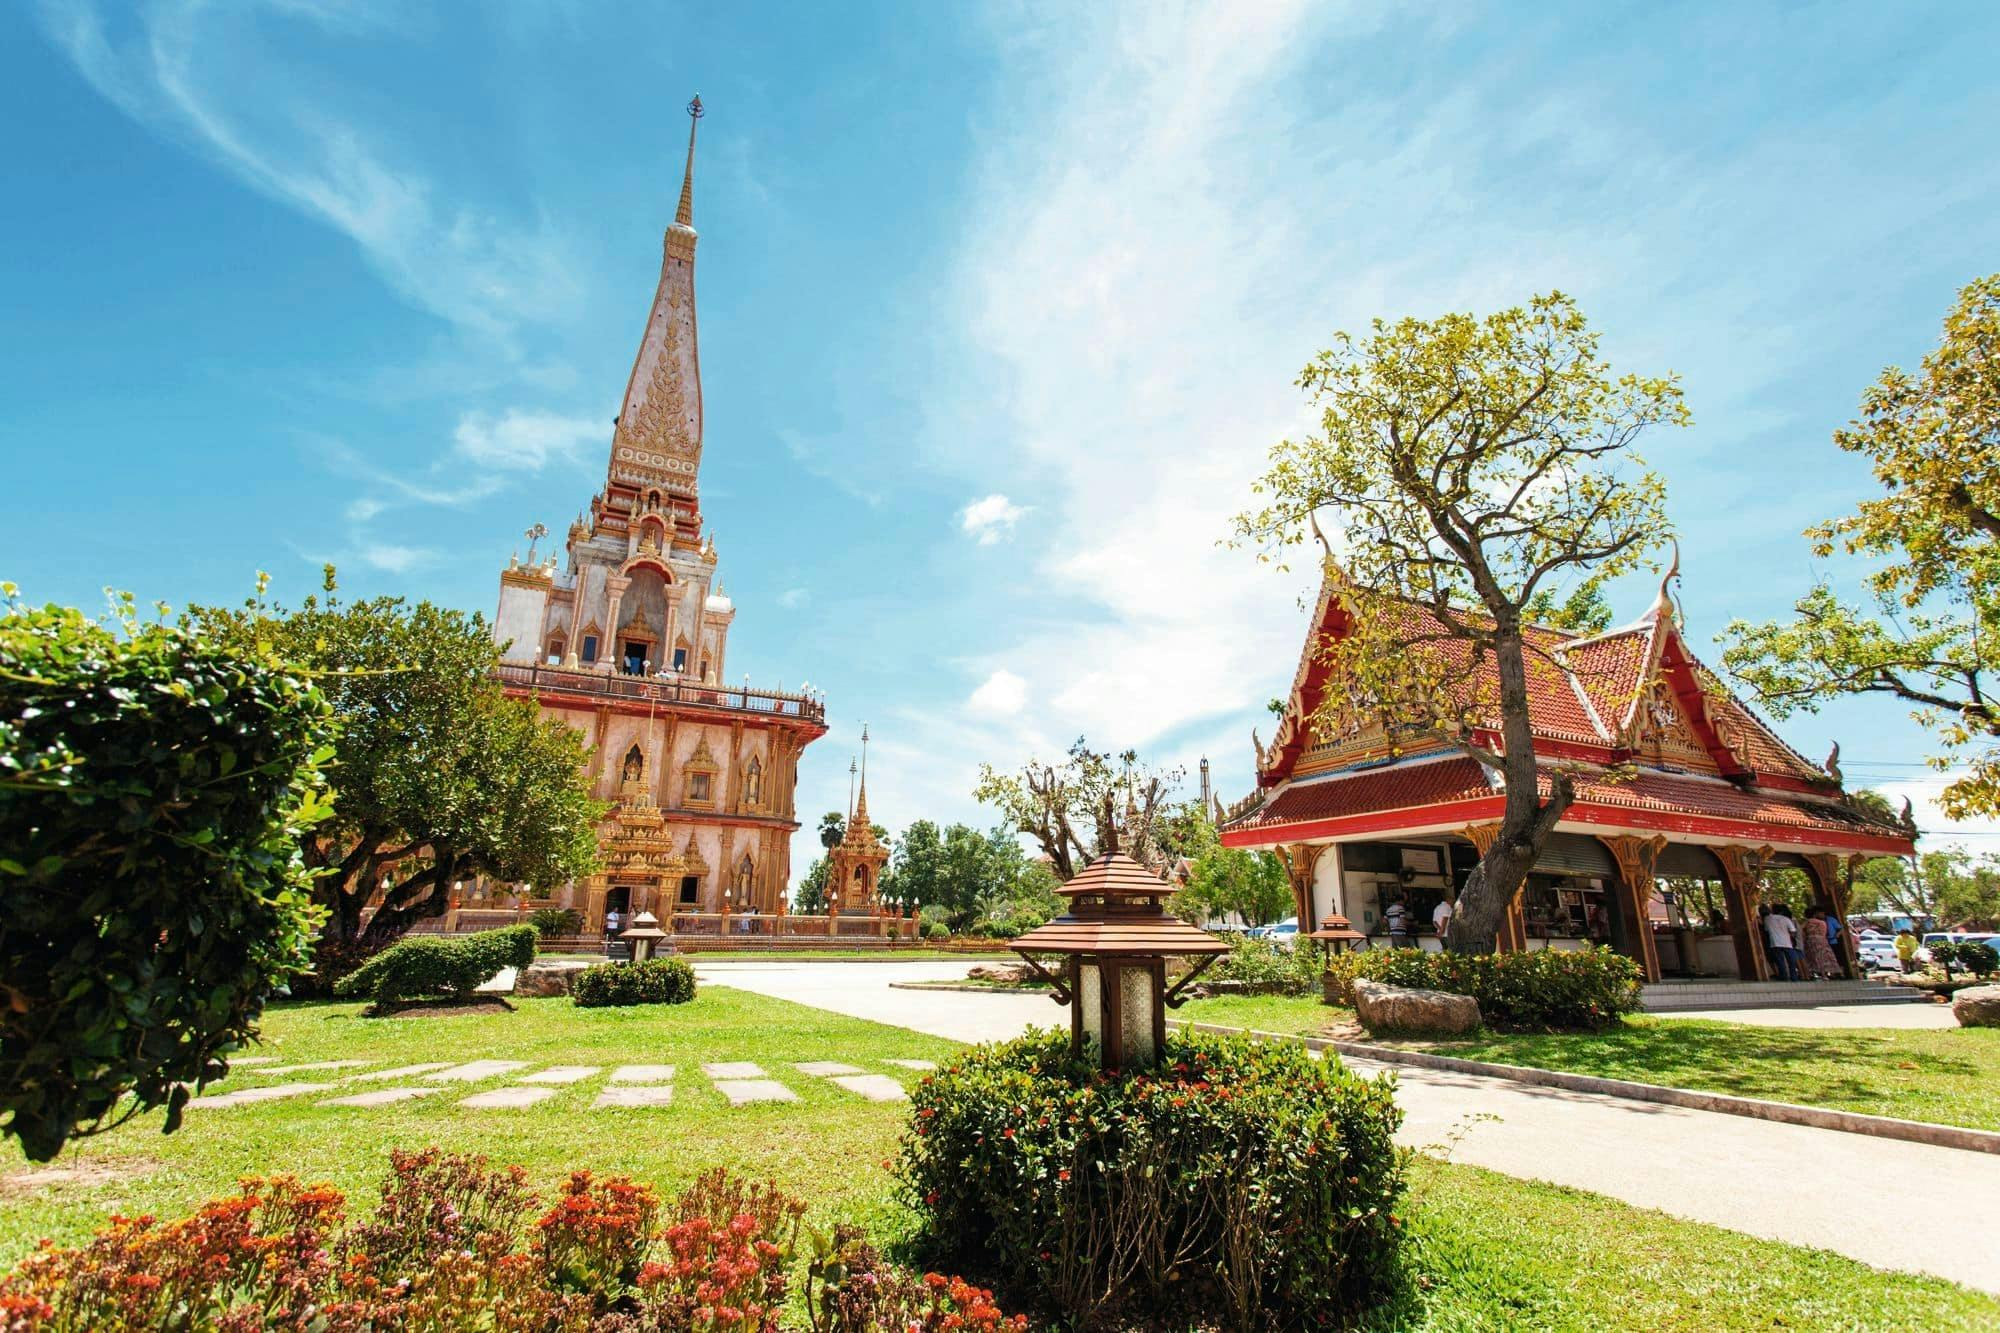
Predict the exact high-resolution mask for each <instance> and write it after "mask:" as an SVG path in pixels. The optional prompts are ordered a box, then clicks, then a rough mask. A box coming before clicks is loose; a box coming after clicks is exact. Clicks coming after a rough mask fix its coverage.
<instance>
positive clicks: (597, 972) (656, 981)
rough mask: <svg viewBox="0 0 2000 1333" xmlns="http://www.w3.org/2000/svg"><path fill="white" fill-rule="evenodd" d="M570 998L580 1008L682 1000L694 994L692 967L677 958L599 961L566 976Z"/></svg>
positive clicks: (679, 1002) (678, 1002)
mask: <svg viewBox="0 0 2000 1333" xmlns="http://www.w3.org/2000/svg"><path fill="white" fill-rule="evenodd" d="M569 994H570V999H571V1000H572V1001H573V1002H574V1003H575V1004H577V1005H578V1006H579V1007H581V1008H584V1009H593V1008H602V1007H605V1006H616V1005H628V1004H686V1003H687V1002H688V1001H690V1000H692V999H693V998H694V969H693V968H691V967H689V966H688V965H687V964H686V963H685V962H683V961H681V960H680V959H678V958H648V959H647V960H646V961H645V962H643V963H599V964H598V965H597V966H596V967H587V968H585V969H584V970H583V971H581V972H579V973H577V974H576V976H575V977H573V978H571V980H570V991H569Z"/></svg>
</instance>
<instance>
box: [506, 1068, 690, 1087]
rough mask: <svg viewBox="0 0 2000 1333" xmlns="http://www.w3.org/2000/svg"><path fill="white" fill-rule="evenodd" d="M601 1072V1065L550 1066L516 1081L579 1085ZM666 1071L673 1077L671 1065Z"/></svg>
mask: <svg viewBox="0 0 2000 1333" xmlns="http://www.w3.org/2000/svg"><path fill="white" fill-rule="evenodd" d="M602 1070H603V1066H601V1065H551V1066H550V1067H549V1068H547V1069H544V1070H542V1071H540V1072H539V1073H534V1074H526V1075H523V1076H522V1077H521V1078H520V1079H518V1080H516V1081H517V1082H520V1083H581V1082H583V1081H584V1080H585V1079H587V1078H589V1077H590V1076H591V1075H593V1074H597V1073H600V1072H602ZM666 1071H667V1077H668V1078H672V1077H673V1076H674V1067H673V1066H672V1065H667V1066H666ZM611 1081H612V1082H614V1083H616V1082H617V1081H618V1078H617V1076H616V1075H613V1076H612V1080H611Z"/></svg>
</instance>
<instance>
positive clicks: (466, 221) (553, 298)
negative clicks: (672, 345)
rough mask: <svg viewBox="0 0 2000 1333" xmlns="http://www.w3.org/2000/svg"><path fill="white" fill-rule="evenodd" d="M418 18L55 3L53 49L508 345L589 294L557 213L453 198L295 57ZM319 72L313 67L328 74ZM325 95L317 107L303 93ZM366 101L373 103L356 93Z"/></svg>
mask: <svg viewBox="0 0 2000 1333" xmlns="http://www.w3.org/2000/svg"><path fill="white" fill-rule="evenodd" d="M406 12H407V10H406V7H403V6H389V5H365V4H357V5H336V4H329V3H311V2H309V0H263V3H261V4H258V3H252V4H244V5H229V6H217V5H212V4H207V3H203V2H202V0H159V2H158V3H155V4H151V5H148V6H145V7H143V8H141V9H139V10H138V11H137V12H136V13H133V14H124V13H122V12H121V11H118V10H116V9H115V8H114V9H113V11H112V14H113V16H114V17H113V19H112V20H107V15H106V12H105V11H104V10H102V9H100V8H99V6H98V5H96V4H95V3H92V0H42V4H41V7H40V13H41V18H42V24H43V27H44V28H45V30H46V31H47V32H48V34H49V36H50V38H51V39H52V40H53V41H54V43H55V44H56V46H57V47H58V48H59V49H60V50H62V51H63V52H64V53H65V54H66V55H67V56H68V57H69V59H70V60H71V62H72V63H74V64H75V66H76V68H77V69H78V71H79V72H80V73H82V75H83V76H84V77H85V78H86V79H87V80H88V81H89V82H90V84H91V85H92V86H93V87H94V88H96V89H97V90H98V92H99V93H100V94H102V95H103V96H104V97H105V98H106V99H107V100H109V101H110V102H112V103H113V104H114V105H116V106H117V107H119V108H120V109H121V110H123V111H124V112H125V113H126V114H127V115H129V116H131V117H132V118H133V119H134V120H136V121H138V122H139V123H141V124H143V125H145V126H146V127H148V128H149V129H152V130H153V131H155V132H157V133H159V134H161V135H163V136H165V137H168V138H170V139H173V140H175V141H177V142H180V143H183V144H186V145H187V146H189V147H190V148H192V149H193V150H194V151H196V152H198V153H200V154H202V155H203V156H205V157H207V158H208V159H209V160H211V161H212V162H214V163H216V164H217V165H218V166H220V167H221V168H222V169H223V170H225V171H227V172H229V173H230V174H231V175H233V176H235V177H236V178H237V179H239V180H241V181H242V182H243V183H244V184H246V185H248V186H250V187H251V188H253V189H255V190H257V191H259V192H261V193H263V194H265V195H267V196H269V197H271V198H273V199H276V200H278V201H279V202H280V203H283V204H285V205H286V206H288V207H290V208H293V209H295V210H297V211H298V212H300V213H302V214H304V215H305V216H307V217H310V218H313V219H315V220H316V221H319V222H323V223H325V224H326V225H328V226H330V227H332V228H334V229H335V230H337V231H339V232H341V233H343V234H344V235H346V236H347V237H348V238H349V239H350V240H352V241H353V242H354V244H355V245H356V246H357V247H359V249H360V251H361V253H362V255H363V256H364V258H366V259H367V261H368V263H369V264H370V265H371V266H372V267H373V268H374V269H375V270H376V272H377V273H379V274H380V275H381V276H382V278H383V280H384V281H385V282H386V283H387V284H388V285H389V286H390V287H391V288H392V289H393V290H394V291H396V292H397V293H398V294H399V295H400V296H401V297H403V298H404V299H405V300H406V301H408V302H409V303H411V304H412V305H414V306H416V307H418V308H420V309H423V310H426V311H428V312H430V313H431V314H433V315H435V316H437V317H438V318H440V319H442V320H445V321H447V322H448V323H450V324H452V325H454V326H457V327H460V328H462V329H465V330H468V331H471V332H474V333H477V334H479V335H481V336H483V337H486V338H489V339H492V340H494V341H496V342H498V343H500V344H503V345H511V334H512V333H513V331H514V330H515V328H516V327H517V326H518V325H519V324H520V323H521V322H522V321H524V320H532V319H538V318H545V317H548V316H549V315H551V314H553V313H555V312H558V311H562V310H566V309H568V308H570V307H571V306H572V305H574V304H575V302H576V301H577V300H578V298H579V296H580V291H581V284H580V283H579V281H578V280H577V278H576V276H575V274H574V272H573V261H572V259H571V256H570V254H569V246H568V242H567V239H566V238H565V237H564V236H563V235H562V234H561V232H560V231H559V229H558V228H557V227H556V226H555V224H554V223H553V221H552V220H551V219H550V218H549V217H548V216H546V215H545V214H540V213H536V214H533V215H530V216H526V217H513V218H510V217H502V216H498V215H495V214H493V213H490V212H486V211H482V210H479V209H476V208H472V207H468V206H465V205H462V204H454V203H452V202H449V201H447V200H446V199H444V198H443V197H442V192H441V191H440V190H439V189H438V188H437V186H436V185H435V184H434V182H433V179H432V175H431V173H430V172H429V171H428V170H426V168H425V167H424V166H423V165H422V164H420V163H418V162H415V161H413V160H410V159H411V155H410V154H409V153H407V152H406V151H404V150H402V149H400V148H399V146H398V145H397V144H396V143H394V142H393V141H392V135H391V132H389V131H385V130H381V129H376V128H371V127H370V126H369V125H368V124H367V123H366V122H365V121H364V120H363V119H362V118H361V117H359V116H357V115H350V114H346V113H343V112H342V111H341V110H340V109H339V108H338V106H337V105H335V102H334V100H333V99H331V98H329V97H327V96H326V95H325V91H324V90H325V80H324V79H323V78H321V77H313V78H303V77H299V76H300V74H301V66H300V65H299V64H297V63H295V62H293V61H291V60H289V59H288V58H287V47H286V44H285V40H284V39H285V37H286V36H287V35H291V33H290V30H291V29H293V28H295V27H296V26H297V25H307V26H309V27H310V28H312V29H316V30H319V32H320V33H332V34H335V35H337V36H340V37H342V38H345V39H349V40H353V39H359V38H379V37H383V36H385V35H391V34H393V33H395V32H397V31H399V30H400V29H401V28H402V26H403V24H402V19H403V16H404V15H405V14H406ZM318 73H321V72H320V71H315V74H316V75H317V74H318ZM308 86H310V87H312V88H314V89H316V90H319V92H318V95H317V96H311V97H309V96H308V95H306V94H305V93H304V92H302V91H301V89H303V88H305V87H308ZM355 100H356V102H357V103H358V102H360V101H362V100H363V99H361V98H359V97H357V98H356V99H355Z"/></svg>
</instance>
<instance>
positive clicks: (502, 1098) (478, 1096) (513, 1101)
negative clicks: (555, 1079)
mask: <svg viewBox="0 0 2000 1333" xmlns="http://www.w3.org/2000/svg"><path fill="white" fill-rule="evenodd" d="M555 1095H556V1090H555V1089H554V1088H494V1089H492V1090H491V1091H490V1092H475V1093H473V1094H472V1095H471V1096H470V1097H467V1098H466V1099H465V1100H464V1101H462V1102H460V1103H459V1105H460V1106H471V1107H475V1108H477V1109H480V1110H499V1111H518V1110H520V1109H521V1108H522V1107H524V1106H533V1105H534V1104H535V1103H536V1102H545V1101H547V1100H548V1099H549V1098H551V1097H553V1096H555Z"/></svg>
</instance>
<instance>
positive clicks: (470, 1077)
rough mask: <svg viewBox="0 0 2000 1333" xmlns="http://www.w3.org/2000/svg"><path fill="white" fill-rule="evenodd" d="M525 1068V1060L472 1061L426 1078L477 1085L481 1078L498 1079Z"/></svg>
mask: <svg viewBox="0 0 2000 1333" xmlns="http://www.w3.org/2000/svg"><path fill="white" fill-rule="evenodd" d="M527 1067H528V1062H527V1061H526V1060H474V1061H473V1062H472V1063H471V1064H466V1065H453V1066H451V1067H450V1068H448V1069H440V1070H439V1071H438V1072H437V1073H435V1074H431V1075H429V1076H428V1077H429V1078H430V1081H431V1082H433V1083H477V1082H479V1080H480V1079H482V1078H498V1077H500V1075H502V1074H511V1073H513V1072H514V1071H515V1070H517V1069H526V1068H527Z"/></svg>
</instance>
